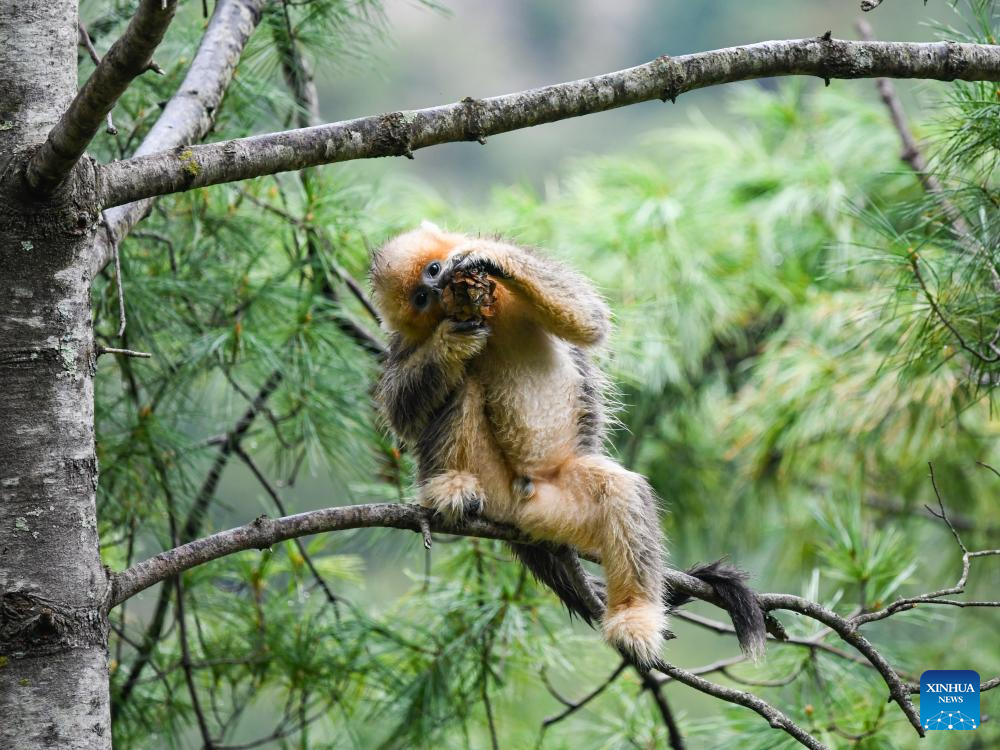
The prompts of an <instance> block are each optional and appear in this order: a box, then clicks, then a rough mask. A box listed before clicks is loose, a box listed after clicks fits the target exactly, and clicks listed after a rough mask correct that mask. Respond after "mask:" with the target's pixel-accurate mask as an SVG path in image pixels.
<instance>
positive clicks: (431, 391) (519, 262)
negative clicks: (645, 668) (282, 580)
mask: <svg viewBox="0 0 1000 750" xmlns="http://www.w3.org/2000/svg"><path fill="white" fill-rule="evenodd" d="M432 261H438V262H439V263H440V264H441V265H442V267H443V268H449V269H450V268H455V267H458V266H459V265H462V266H463V267H466V268H467V267H481V268H486V269H488V272H489V273H490V275H491V276H493V277H494V278H495V279H496V280H497V282H498V283H497V290H496V297H495V301H494V306H493V310H494V312H493V315H492V317H491V318H490V321H489V326H488V327H485V326H484V327H483V328H481V329H478V330H468V326H466V327H464V328H463V327H462V326H460V325H458V324H456V323H455V321H451V320H449V319H447V318H446V317H445V314H444V311H443V310H442V309H441V306H440V304H439V303H438V302H437V301H436V300H432V301H431V302H430V303H429V304H427V306H426V308H420V309H418V308H417V307H416V306H415V304H414V303H413V299H414V290H415V289H424V288H426V284H427V275H426V273H427V272H426V269H427V268H428V267H429V266H428V264H430V263H432ZM372 282H373V289H374V292H375V301H376V305H377V307H378V309H379V311H380V313H381V314H382V316H383V321H384V324H385V326H386V328H387V329H388V330H389V331H390V332H391V333H392V334H393V335H394V336H395V337H396V338H395V339H394V355H393V356H391V357H390V362H389V365H388V366H387V368H386V373H385V375H384V376H383V380H382V383H381V385H380V389H379V400H380V401H381V402H382V405H383V407H384V409H385V411H386V414H387V416H388V418H389V421H390V422H391V423H392V424H393V426H394V427H395V428H396V430H397V431H398V432H399V433H400V434H401V436H402V437H403V438H404V439H405V440H406V441H407V442H408V443H411V444H412V445H414V446H416V453H417V456H418V462H419V463H421V465H422V466H421V474H422V477H421V486H420V492H421V502H423V503H424V504H425V505H427V506H428V507H432V508H434V509H436V510H437V511H439V512H441V513H443V514H445V515H448V516H452V517H454V516H459V515H461V514H462V513H463V512H466V510H468V509H469V508H470V499H475V500H476V503H478V505H479V509H481V512H482V513H483V514H484V515H485V516H486V517H488V518H490V519H493V520H496V521H500V522H505V523H511V524H514V525H516V526H518V527H519V528H521V529H523V530H524V531H525V532H527V533H528V534H530V535H531V536H532V537H534V538H536V539H539V540H547V541H552V542H557V543H561V544H569V545H571V546H573V547H575V548H577V549H579V550H582V551H584V552H588V553H592V554H596V555H600V556H601V558H602V561H603V564H604V567H605V571H606V575H607V582H608V607H607V614H606V616H605V619H604V622H603V628H604V634H605V637H606V638H607V639H608V640H609V641H610V642H612V643H613V644H614V645H616V646H617V647H619V648H621V649H623V650H625V651H626V652H628V653H629V654H631V655H632V656H633V657H634V658H636V659H637V660H639V661H640V662H642V663H646V664H649V663H652V662H653V660H654V659H655V658H656V656H657V654H658V652H659V649H660V646H661V643H662V634H663V632H664V631H665V628H666V614H665V611H664V606H663V601H662V600H663V580H662V565H663V553H662V542H661V539H660V528H659V521H658V517H657V508H656V499H655V497H654V496H653V493H652V491H651V489H650V488H649V486H648V484H647V483H646V482H645V480H644V479H643V478H642V477H641V476H639V475H637V474H634V473H632V472H630V471H627V470H626V469H624V468H623V467H621V466H620V465H618V464H617V463H616V462H614V461H613V460H612V459H610V458H609V457H607V456H606V455H604V452H603V447H602V446H601V442H602V440H603V425H604V413H603V399H602V398H601V396H602V394H603V391H604V390H606V384H605V381H604V380H603V376H602V375H601V373H600V372H599V371H598V370H597V369H596V368H595V367H594V366H593V364H592V363H591V362H590V358H589V356H587V354H586V353H585V348H586V347H591V346H593V345H596V344H598V343H600V342H601V341H602V339H603V338H604V336H605V335H606V332H607V330H608V322H609V312H608V309H607V306H606V305H605V303H604V301H603V300H602V299H601V298H600V296H599V295H598V294H597V293H596V292H595V291H594V289H593V287H592V286H591V285H590V283H589V282H587V280H586V279H584V278H583V277H581V276H579V275H578V274H576V273H575V272H573V271H571V270H570V269H567V268H565V267H563V266H561V265H558V264H556V263H554V262H552V261H550V260H546V259H543V258H540V257H538V256H536V255H534V254H533V253H531V252H529V251H526V250H523V249H521V248H518V247H515V246H513V245H509V244H506V243H502V242H497V241H493V240H487V239H480V238H473V237H468V236H465V235H461V234H455V233H450V232H445V231H442V230H440V229H437V228H436V227H433V226H429V225H424V226H423V227H422V228H420V229H418V230H415V231H412V232H408V233H406V234H403V235H401V236H399V237H397V238H396V239H394V240H392V241H391V242H389V243H388V244H387V245H386V246H385V247H383V248H382V249H381V250H380V251H379V252H378V253H377V254H376V255H375V257H374V259H373V263H372ZM421 284H424V285H425V286H420V285H421ZM439 391H443V392H441V393H438V392H439ZM476 503H473V506H475V505H476Z"/></svg>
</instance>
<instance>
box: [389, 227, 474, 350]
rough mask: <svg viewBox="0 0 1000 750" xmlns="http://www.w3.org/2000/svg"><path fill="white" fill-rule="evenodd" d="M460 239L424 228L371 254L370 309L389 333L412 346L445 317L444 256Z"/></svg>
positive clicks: (445, 260) (445, 264) (403, 235)
mask: <svg viewBox="0 0 1000 750" xmlns="http://www.w3.org/2000/svg"><path fill="white" fill-rule="evenodd" d="M465 241H467V238H466V237H464V236H463V235H460V234H451V233H448V232H443V231H441V230H440V229H438V228H437V227H435V226H433V225H424V226H422V227H421V228H420V229H416V230H414V231H412V232H407V233H406V234H402V235H400V236H399V237H396V238H395V239H393V240H391V241H390V242H388V243H387V244H386V245H385V246H384V247H382V248H381V249H380V250H379V251H378V252H376V253H375V256H374V257H373V258H372V267H371V279H372V289H373V291H374V293H375V306H376V307H377V308H378V310H379V313H380V314H381V315H382V320H383V323H384V324H385V326H386V327H387V328H388V329H389V330H391V331H395V332H397V333H399V334H400V335H401V336H403V338H404V339H405V340H406V341H407V342H409V343H412V344H417V343H420V342H421V341H424V340H425V339H426V338H427V337H428V336H430V335H431V333H432V332H433V331H434V329H435V328H436V327H437V326H438V324H439V323H440V322H441V321H442V320H443V319H444V317H445V313H444V309H443V308H442V306H441V283H442V280H444V279H445V278H446V276H447V275H448V274H447V269H448V256H449V255H450V254H451V252H452V250H454V249H455V247H457V246H459V245H461V244H462V243H463V242H465Z"/></svg>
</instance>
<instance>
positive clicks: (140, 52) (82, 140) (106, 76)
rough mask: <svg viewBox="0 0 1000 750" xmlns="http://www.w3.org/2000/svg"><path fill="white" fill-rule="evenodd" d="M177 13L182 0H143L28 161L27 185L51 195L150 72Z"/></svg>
mask: <svg viewBox="0 0 1000 750" xmlns="http://www.w3.org/2000/svg"><path fill="white" fill-rule="evenodd" d="M175 10H177V0H142V2H140V3H139V7H138V9H137V10H136V12H135V15H134V16H133V17H132V20H131V21H129V24H128V26H127V27H126V29H125V33H124V34H122V36H121V38H120V39H118V41H116V42H115V43H114V44H113V45H112V46H111V49H109V50H108V52H107V54H106V55H104V58H103V59H102V60H101V61H100V62H99V63H98V64H97V67H96V68H95V69H94V72H93V73H92V74H91V76H90V78H88V79H87V82H86V83H85V84H83V88H81V89H80V91H79V92H78V93H77V95H76V97H75V98H74V99H73V101H72V102H71V103H70V105H69V108H68V109H67V110H66V112H65V113H64V114H63V116H62V117H61V118H60V119H59V122H57V123H56V125H55V127H54V128H52V130H51V132H50V133H49V136H48V138H46V139H45V143H43V144H42V146H41V147H40V148H39V149H38V151H36V152H35V154H34V156H32V157H31V160H30V161H29V162H28V170H27V179H28V184H29V185H30V186H31V187H32V188H34V189H35V190H38V191H39V192H43V193H44V192H47V191H50V190H52V189H53V188H54V187H55V186H56V185H58V184H59V183H60V182H62V181H63V180H64V179H65V178H66V176H67V175H68V174H69V173H70V171H71V170H72V169H73V167H74V166H75V165H76V163H77V161H79V160H80V157H81V156H83V152H84V151H86V150H87V146H89V145H90V141H91V140H92V139H93V138H94V136H95V135H96V134H97V131H98V130H99V129H100V127H101V125H103V124H104V122H105V118H106V117H107V116H108V113H109V112H110V111H111V109H112V108H113V107H114V106H115V102H117V101H118V99H119V97H120V96H121V95H122V94H124V93H125V90H126V89H127V88H128V87H129V84H131V83H132V81H133V79H134V78H136V76H139V75H141V74H142V73H143V72H144V71H146V70H148V69H149V63H150V61H151V60H152V59H153V52H154V51H155V50H156V47H157V46H158V45H159V44H160V40H161V39H163V35H164V34H165V33H166V31H167V27H168V26H169V25H170V21H171V20H172V19H173V17H174V11H175Z"/></svg>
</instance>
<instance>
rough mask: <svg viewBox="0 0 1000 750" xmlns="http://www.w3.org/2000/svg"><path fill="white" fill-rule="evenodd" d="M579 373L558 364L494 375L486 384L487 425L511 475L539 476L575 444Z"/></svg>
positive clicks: (510, 369)
mask: <svg viewBox="0 0 1000 750" xmlns="http://www.w3.org/2000/svg"><path fill="white" fill-rule="evenodd" d="M579 379H580V376H579V373H578V372H577V371H576V369H575V367H574V366H573V364H572V362H570V361H563V360H561V359H557V360H555V361H552V360H549V361H541V362H534V363H519V365H518V366H507V367H500V368H498V369H494V370H493V371H492V372H491V373H489V375H487V377H486V378H485V383H484V385H485V389H484V390H485V397H486V398H485V402H486V414H487V419H488V420H489V423H490V425H491V427H492V430H493V434H494V437H495V438H496V441H497V444H498V445H499V446H500V449H501V451H502V452H503V454H504V457H505V458H506V460H507V462H508V464H509V465H510V467H511V469H512V470H514V471H515V472H516V473H518V474H524V475H526V476H542V475H544V474H546V473H547V472H551V471H554V470H555V469H556V468H558V467H559V466H560V465H561V464H562V463H563V462H565V461H566V460H567V459H569V458H570V457H571V456H572V455H573V453H574V449H575V446H576V442H577V422H578V412H579V397H578V394H579V390H580V383H579Z"/></svg>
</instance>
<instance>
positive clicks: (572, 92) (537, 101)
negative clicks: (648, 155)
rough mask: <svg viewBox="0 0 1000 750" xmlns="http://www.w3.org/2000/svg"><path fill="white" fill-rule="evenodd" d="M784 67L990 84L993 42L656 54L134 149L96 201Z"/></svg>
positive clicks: (547, 118)
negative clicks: (414, 105)
mask: <svg viewBox="0 0 1000 750" xmlns="http://www.w3.org/2000/svg"><path fill="white" fill-rule="evenodd" d="M783 75H813V76H819V77H820V78H824V79H826V80H830V79H832V78H845V79H847V78H871V77H877V76H889V77H894V78H930V79H939V80H944V81H951V80H955V79H956V78H960V79H963V80H989V81H997V80H1000V46H991V45H978V44H957V43H954V42H938V43H908V42H863V41H862V42H852V41H843V40H839V39H831V38H827V37H816V38H812V39H797V40H787V41H772V42H761V43H758V44H750V45H746V46H743V47H730V48H726V49H720V50H713V51H710V52H700V53H697V54H692V55H682V56H680V57H673V58H671V57H668V56H663V57H659V58H657V59H656V60H653V61H652V62H649V63H646V64H645V65H639V66H638V67H635V68H628V69H626V70H621V71H618V72H615V73H608V74H605V75H600V76H596V77H594V78H587V79H582V80H579V81H572V82H569V83H561V84H556V85H553V86H546V87H543V88H539V89H532V90H530V91H522V92H519V93H515V94H507V95H505V96H498V97H493V98H490V99H479V100H477V99H472V98H466V99H463V100H462V101H461V102H457V103H455V104H446V105H443V106H440V107H433V108H430V109H422V110H414V111H407V112H393V113H390V114H385V115H375V116H371V117H362V118H358V119H356V120H348V121H344V122H337V123H332V124H328V125H320V126H318V127H313V128H301V129H298V130H289V131H285V132H281V133H271V134H268V135H259V136H253V137H250V138H238V139H234V140H230V141H223V142H221V143H213V144H209V145H201V146H190V147H185V148H178V149H175V150H172V151H162V152H160V153H156V154H147V155H143V156H136V157H133V158H131V159H127V160H124V161H119V162H114V163H113V164H108V165H105V166H104V167H102V173H103V178H102V180H103V184H104V205H105V206H115V205H120V204H122V203H127V202H129V201H134V200H138V199H141V198H148V197H151V196H155V195H164V194H167V193H174V192H179V191H184V190H191V189H193V188H198V187H204V186H206V185H216V184H219V183H224V182H233V181H236V180H243V179H248V178H251V177H260V176H262V175H268V174H275V173H277V172H284V171H288V170H293V169H302V168H304V167H309V166H316V165H318V164H332V163H335V162H342V161H350V160H353V159H370V158H375V157H380V156H407V157H412V156H413V152H414V151H416V150H417V149H421V148H426V147H428V146H434V145H437V144H441V143H450V142H456V141H482V140H483V139H484V138H485V137H486V136H488V135H494V134H497V133H506V132H509V131H512V130H518V129H521V128H527V127H532V126H535V125H541V124H543V123H548V122H555V121H558V120H564V119H567V118H570V117H579V116H581V115H586V114H591V113H594V112H603V111H606V110H610V109H615V108H617V107H624V106H627V105H630V104H638V103H639V102H645V101H650V100H653V99H662V100H664V101H666V100H667V99H670V100H671V101H673V100H675V99H676V98H677V96H679V95H680V94H683V93H684V92H686V91H691V90H693V89H699V88H704V87H706V86H714V85H717V84H721V83H730V82H733V81H744V80H751V79H756V78H765V77H771V76H783Z"/></svg>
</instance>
